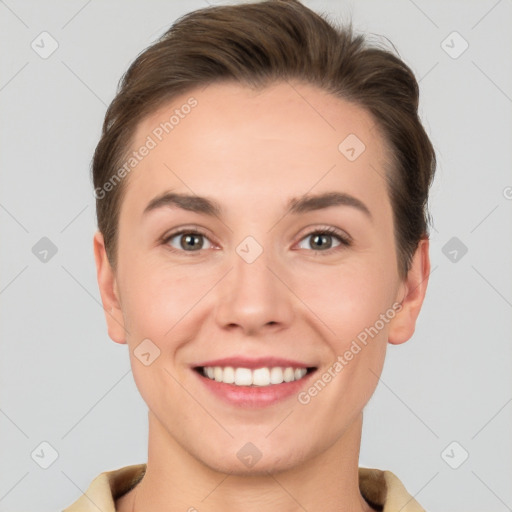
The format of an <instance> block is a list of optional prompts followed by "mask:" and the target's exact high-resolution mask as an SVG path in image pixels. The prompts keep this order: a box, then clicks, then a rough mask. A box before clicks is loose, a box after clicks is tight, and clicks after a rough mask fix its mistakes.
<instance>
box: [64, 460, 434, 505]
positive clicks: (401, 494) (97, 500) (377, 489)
mask: <svg viewBox="0 0 512 512" xmlns="http://www.w3.org/2000/svg"><path fill="white" fill-rule="evenodd" d="M145 471H146V464H135V465H132V466H124V467H122V468H119V469H116V470H113V471H105V472H103V473H100V474H99V475H98V476H97V477H96V478H95V479H94V480H93V481H92V482H91V484H90V485H89V488H88V489H87V491H86V492H85V494H84V495H82V496H81V497H80V498H78V499H77V500H76V501H75V502H74V503H73V504H72V505H70V506H69V507H67V508H65V509H64V510H63V512H98V510H101V511H102V512H115V500H116V499H117V498H119V497H121V496H122V495H123V494H125V493H127V492H128V491H129V490H130V489H132V488H133V487H135V485H137V483H139V481H140V480H141V479H142V477H143V476H144V473H145ZM359 489H360V490H361V494H362V496H363V497H364V499H365V500H366V501H367V502H368V503H369V504H370V505H371V506H372V507H374V508H375V509H377V510H381V511H382V512H399V511H400V512H425V510H424V509H423V508H422V507H421V506H420V505H419V503H418V502H417V501H416V500H415V499H414V498H413V497H412V496H411V495H410V494H409V493H408V492H407V491H406V489H405V487H404V485H403V484H402V482H401V481H400V480H399V479H398V478H397V477H396V476H395V475H394V474H393V473H392V472H391V471H381V470H379V469H372V468H359Z"/></svg>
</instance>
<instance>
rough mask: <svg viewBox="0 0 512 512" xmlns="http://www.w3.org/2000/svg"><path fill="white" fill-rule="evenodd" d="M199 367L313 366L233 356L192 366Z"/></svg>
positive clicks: (283, 360)
mask: <svg viewBox="0 0 512 512" xmlns="http://www.w3.org/2000/svg"><path fill="white" fill-rule="evenodd" d="M199 366H201V367H203V366H232V367H233V368H249V369H251V370H255V369H256V368H266V367H272V366H282V367H283V368H286V367H287V366H291V367H293V368H313V367H314V366H315V365H312V364H306V363H303V362H300V361H294V360H292V359H283V358H280V357H273V356H270V357H255V358H248V357H242V356H235V357H224V358H222V359H215V360H212V361H205V362H202V363H197V364H194V365H193V367H194V368H197V367H199Z"/></svg>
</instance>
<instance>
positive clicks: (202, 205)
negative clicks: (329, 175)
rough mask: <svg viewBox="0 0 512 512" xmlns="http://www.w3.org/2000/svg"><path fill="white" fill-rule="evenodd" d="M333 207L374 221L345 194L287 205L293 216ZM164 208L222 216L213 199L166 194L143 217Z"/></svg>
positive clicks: (296, 199)
mask: <svg viewBox="0 0 512 512" xmlns="http://www.w3.org/2000/svg"><path fill="white" fill-rule="evenodd" d="M331 206H350V207H353V208H356V209H357V210H359V211H360V212H362V213H364V214H365V215H366V216H367V217H368V218H369V219H370V220H372V219H373V217H372V214H371V212H370V210H369V209H368V207H367V206H366V205H365V204H364V203H363V202H362V201H361V200H360V199H357V198H356V197H354V196H351V195H350V194H346V193H343V192H325V193H322V194H315V195H312V194H310V195H305V196H302V197H292V198H291V199H289V201H288V203H287V209H288V210H289V213H291V214H293V215H297V214H300V213H307V212H312V211H317V210H322V209H325V208H329V207H331ZM163 207H178V208H181V209H183V210H187V211H191V212H194V213H199V214H203V215H208V216H211V217H220V216H221V214H222V207H221V205H220V204H219V203H217V202H216V201H214V200H213V199H208V198H206V197H201V196H196V195H190V194H180V193H176V192H164V193H163V194H161V195H159V196H156V197H155V198H154V199H152V200H151V201H150V202H149V203H148V205H147V206H146V208H144V212H143V215H146V214H148V213H149V212H151V211H153V210H156V209H159V208H163Z"/></svg>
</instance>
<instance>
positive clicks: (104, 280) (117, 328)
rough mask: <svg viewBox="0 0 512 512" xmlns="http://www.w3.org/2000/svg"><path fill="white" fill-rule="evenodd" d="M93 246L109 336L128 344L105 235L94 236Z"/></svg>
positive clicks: (99, 233)
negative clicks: (104, 238) (106, 248)
mask: <svg viewBox="0 0 512 512" xmlns="http://www.w3.org/2000/svg"><path fill="white" fill-rule="evenodd" d="M93 245H94V259H95V261H96V276H97V279H98V287H99V290H100V295H101V302H102V304H103V311H104V312H105V319H106V321H107V329H108V335H109V337H110V338H111V339H112V340H113V341H115V342H116V343H126V331H125V327H124V318H123V314H122V310H121V303H120V301H119V290H118V285H117V279H116V276H115V273H114V271H113V269H112V267H111V265H110V262H109V260H108V257H107V253H106V250H105V243H104V240H103V235H102V233H101V232H100V231H97V232H96V233H95V234H94V239H93Z"/></svg>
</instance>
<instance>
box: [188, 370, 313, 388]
mask: <svg viewBox="0 0 512 512" xmlns="http://www.w3.org/2000/svg"><path fill="white" fill-rule="evenodd" d="M194 370H195V371H196V372H198V373H199V374H200V375H202V376H203V377H206V378H207V379H210V380H213V381H216V382H222V383H224V384H232V385H234V386H243V387H268V386H276V385H279V384H283V383H287V382H296V381H300V380H302V379H303V378H304V377H305V376H306V375H308V374H309V373H312V372H314V371H315V370H316V367H314V366H313V367H302V366H300V367H293V366H271V367H268V366H267V367H261V368H255V369H251V368H244V367H233V366H197V367H195V368H194Z"/></svg>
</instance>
